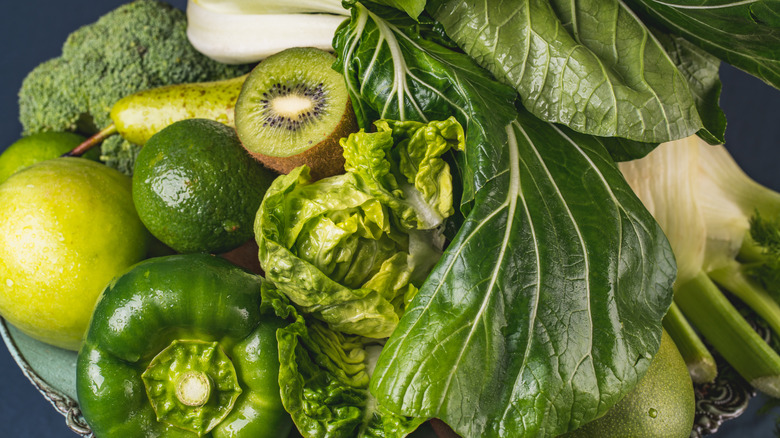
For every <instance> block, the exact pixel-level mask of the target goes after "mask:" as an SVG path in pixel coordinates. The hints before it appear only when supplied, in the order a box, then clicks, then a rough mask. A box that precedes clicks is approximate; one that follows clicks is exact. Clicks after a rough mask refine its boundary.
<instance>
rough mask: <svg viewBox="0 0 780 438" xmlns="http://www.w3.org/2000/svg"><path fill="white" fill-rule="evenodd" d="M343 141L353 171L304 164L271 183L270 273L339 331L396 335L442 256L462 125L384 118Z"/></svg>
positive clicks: (265, 253)
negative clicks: (317, 171) (451, 159)
mask: <svg viewBox="0 0 780 438" xmlns="http://www.w3.org/2000/svg"><path fill="white" fill-rule="evenodd" d="M376 128H377V132H375V133H366V132H364V131H361V132H358V133H355V134H352V135H350V136H349V137H348V138H346V139H342V140H341V145H342V147H343V148H344V158H345V160H346V164H345V168H346V170H347V173H345V174H343V175H337V176H333V177H330V178H326V179H322V180H319V181H312V179H311V177H310V175H309V169H308V168H307V167H305V166H302V167H299V168H296V169H295V170H293V171H292V172H291V173H290V174H288V175H284V176H280V177H279V178H277V179H276V180H275V181H274V183H273V184H272V185H271V188H270V189H269V190H268V192H267V193H266V196H265V198H264V199H263V203H262V205H261V206H260V209H259V211H258V213H257V217H256V220H255V236H256V239H257V243H258V246H259V248H260V250H259V256H260V264H261V266H262V267H263V269H264V270H265V271H266V278H267V279H268V280H270V281H271V282H273V283H274V284H275V285H276V287H277V288H278V289H279V291H280V292H282V293H283V294H285V295H286V296H287V297H288V298H289V299H290V300H291V301H292V302H294V303H295V304H297V305H298V306H299V307H300V308H301V310H302V311H303V312H304V313H308V314H312V315H313V316H314V317H316V318H318V319H320V320H322V321H325V322H327V323H328V324H329V325H330V326H331V328H333V329H334V330H338V331H342V332H344V333H349V334H356V335H361V336H366V337H371V338H386V337H388V336H390V333H391V332H392V331H393V329H394V328H395V327H396V325H397V324H398V320H399V317H400V315H401V314H402V313H403V311H404V309H405V308H406V306H407V304H408V303H409V301H411V299H412V298H413V297H414V295H415V294H416V293H417V290H418V288H419V286H420V284H422V282H423V281H424V280H425V278H426V277H427V275H428V273H429V272H430V270H431V269H432V268H433V265H434V264H435V263H436V261H438V259H439V257H440V256H441V251H442V247H443V244H444V237H443V235H442V233H441V229H442V225H443V222H444V220H445V219H446V218H447V217H449V216H451V215H452V214H453V213H454V207H453V186H452V175H451V172H450V166H449V165H448V164H447V162H446V161H445V160H444V159H443V158H442V155H443V154H444V153H446V152H447V151H449V150H450V149H456V150H463V149H464V144H465V141H464V134H463V128H462V127H461V125H460V124H459V123H458V122H457V121H456V120H455V119H454V118H450V119H448V120H445V121H435V122H430V123H427V124H425V123H420V122H412V121H410V122H396V121H389V120H382V121H379V122H377V123H376Z"/></svg>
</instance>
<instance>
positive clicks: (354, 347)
mask: <svg viewBox="0 0 780 438" xmlns="http://www.w3.org/2000/svg"><path fill="white" fill-rule="evenodd" d="M263 308H264V309H266V310H265V311H267V312H273V313H275V314H276V315H278V316H280V317H283V318H286V319H288V321H289V320H292V322H291V323H290V324H289V325H287V326H286V327H283V328H281V329H279V330H278V331H277V334H276V337H277V340H278V342H279V359H280V363H281V366H280V370H279V383H280V386H281V387H282V403H283V404H284V407H285V409H286V410H287V411H288V412H289V413H290V414H291V415H292V417H293V421H294V422H295V425H296V427H297V428H298V431H299V432H300V433H301V434H302V435H303V436H305V437H310V438H363V437H383V438H391V437H403V436H406V435H407V434H408V433H410V432H411V431H413V430H415V429H416V428H417V427H418V426H419V425H420V423H422V419H411V418H405V417H400V416H396V415H393V414H390V413H388V412H384V411H382V410H381V409H380V407H379V406H378V405H377V404H376V403H375V400H374V399H373V397H372V396H371V394H370V393H369V391H368V382H369V375H370V373H371V371H372V369H373V366H374V365H375V363H376V357H377V355H378V354H379V353H378V352H379V351H380V350H381V348H382V346H381V345H380V344H378V343H377V342H376V340H371V339H367V338H363V337H360V336H354V335H344V334H342V333H339V332H336V331H333V330H330V329H329V328H328V327H327V326H326V325H325V324H323V323H321V322H319V321H316V320H309V321H307V320H305V319H304V318H303V317H302V316H301V315H300V314H299V313H298V312H297V311H296V310H295V308H294V307H293V306H291V305H290V304H289V301H288V300H287V299H286V298H285V297H284V296H283V295H282V294H280V293H279V292H278V291H277V290H276V289H275V288H274V287H273V286H272V285H271V284H270V283H267V282H266V283H264V284H263Z"/></svg>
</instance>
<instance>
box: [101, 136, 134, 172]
mask: <svg viewBox="0 0 780 438" xmlns="http://www.w3.org/2000/svg"><path fill="white" fill-rule="evenodd" d="M139 152H141V146H138V145H136V144H133V143H130V142H129V141H127V140H125V139H124V138H122V137H120V136H118V135H114V136H111V137H108V138H107V139H106V140H105V141H103V143H101V144H100V161H102V162H103V163H105V164H106V166H108V167H113V168H114V169H116V170H118V171H120V172H122V173H124V174H125V175H132V174H133V165H134V164H135V158H136V157H137V156H138V153H139Z"/></svg>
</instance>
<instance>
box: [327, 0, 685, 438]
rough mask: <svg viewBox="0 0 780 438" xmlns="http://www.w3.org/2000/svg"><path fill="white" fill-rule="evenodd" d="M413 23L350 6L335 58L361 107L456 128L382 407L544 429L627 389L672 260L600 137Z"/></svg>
mask: <svg viewBox="0 0 780 438" xmlns="http://www.w3.org/2000/svg"><path fill="white" fill-rule="evenodd" d="M427 23H429V21H426V20H425V17H423V16H421V17H420V20H419V21H418V22H413V21H412V20H410V19H409V18H408V17H405V16H402V15H401V14H398V13H395V12H392V11H389V10H384V9H371V10H369V9H367V8H365V7H362V6H356V7H354V8H353V9H352V19H351V21H350V22H349V24H348V25H347V26H345V27H342V28H341V29H340V30H339V32H338V33H337V36H336V39H335V44H334V46H335V48H336V51H337V54H338V56H339V62H338V63H337V65H336V68H337V69H339V71H342V72H343V73H344V76H345V78H347V82H348V88H349V90H350V94H351V97H352V99H353V102H354V103H355V105H356V106H357V107H358V108H359V111H360V112H362V114H364V115H367V116H368V117H370V115H372V114H377V115H381V116H382V117H385V118H391V119H397V120H417V121H426V120H431V119H440V118H441V115H442V114H446V115H454V117H456V118H457V119H458V121H459V122H460V123H461V124H462V125H463V126H464V128H465V135H466V144H467V147H466V150H465V153H463V154H460V156H462V157H463V159H462V160H461V164H460V165H459V166H458V168H459V171H460V175H461V176H462V181H463V184H464V197H463V201H464V202H465V203H466V204H465V207H464V206H462V209H463V210H464V211H466V212H467V213H468V214H467V217H466V219H465V221H464V223H463V226H462V227H461V228H460V230H459V231H458V233H457V234H456V235H455V237H454V239H453V241H452V242H451V243H450V245H449V246H448V248H447V250H446V251H445V253H444V255H443V256H442V259H441V260H440V261H439V263H438V264H437V265H436V266H435V268H434V269H433V271H432V272H431V274H430V276H429V277H428V278H427V280H426V281H425V282H424V283H423V285H422V286H421V288H420V291H419V292H418V293H417V295H416V296H415V297H414V298H413V299H412V301H411V303H410V304H409V307H408V309H407V310H406V313H405V314H404V315H403V317H402V318H401V321H400V323H399V326H398V328H397V329H396V331H395V332H394V333H393V335H392V336H391V337H390V339H389V341H388V343H387V344H386V345H385V348H384V349H383V351H382V353H381V355H380V357H379V361H378V363H377V368H376V371H375V373H374V374H373V376H372V379H371V391H372V393H373V394H374V396H375V397H376V398H377V401H378V402H379V404H380V406H382V407H383V408H384V409H386V410H388V411H390V412H393V413H395V414H396V415H401V416H405V417H413V418H431V417H436V418H440V419H442V420H444V421H445V422H446V423H448V424H449V425H450V426H451V427H453V429H455V431H456V432H458V433H459V434H461V435H462V436H479V437H487V438H490V437H515V436H542V435H544V436H554V435H557V434H561V433H564V432H566V431H568V430H572V429H575V428H576V427H578V426H580V425H582V424H584V423H586V422H588V421H590V420H592V419H594V418H597V417H598V416H599V415H601V414H603V413H604V412H606V410H607V409H609V408H610V407H611V406H612V405H614V404H615V403H616V402H617V401H618V400H619V399H620V398H621V397H622V396H623V395H625V394H626V393H627V392H628V391H630V390H631V389H632V388H633V386H634V385H635V384H636V382H637V381H638V380H639V378H641V376H642V375H643V374H644V373H645V371H646V369H647V366H648V365H649V363H650V359H651V357H652V355H653V354H654V353H655V351H656V350H657V348H658V345H659V342H660V333H661V318H662V316H663V315H664V314H665V313H666V310H667V309H668V307H669V305H670V303H671V299H672V292H671V284H672V281H673V280H674V276H675V267H674V260H673V257H672V254H671V251H670V248H669V245H668V242H667V241H666V239H665V237H664V235H663V233H662V232H661V230H660V228H659V227H658V225H657V224H656V223H655V221H654V220H653V218H652V216H651V215H650V214H649V213H648V212H647V211H646V210H645V209H644V207H643V206H642V204H641V202H640V201H639V200H638V199H637V198H636V196H635V195H634V194H633V192H632V191H631V189H630V187H628V185H627V184H626V182H625V180H624V179H623V178H622V176H621V175H620V172H619V171H618V169H617V168H616V166H615V163H614V162H613V161H612V159H611V158H610V156H609V154H608V152H607V150H606V148H605V144H606V142H605V141H603V139H600V138H598V137H592V136H588V135H584V134H578V133H576V132H573V131H571V130H569V129H566V128H561V127H558V126H556V125H553V124H550V123H547V122H543V121H541V120H539V119H537V118H535V117H533V116H532V115H530V114H529V113H528V112H526V111H524V110H518V109H517V108H516V107H515V99H516V93H515V92H514V91H513V90H512V89H511V88H509V87H507V86H505V85H502V84H500V83H498V82H496V81H495V80H494V79H493V77H492V76H491V75H490V73H488V72H487V71H485V70H483V69H482V68H480V67H479V66H478V65H476V63H475V62H474V61H473V60H472V59H471V58H469V57H468V56H467V55H464V54H462V53H459V52H457V51H453V50H451V49H450V48H449V45H439V44H437V43H436V42H435V41H433V40H429V39H427V38H425V37H424V35H428V34H429V33H431V32H433V29H431V28H429V27H427V26H428V24H427Z"/></svg>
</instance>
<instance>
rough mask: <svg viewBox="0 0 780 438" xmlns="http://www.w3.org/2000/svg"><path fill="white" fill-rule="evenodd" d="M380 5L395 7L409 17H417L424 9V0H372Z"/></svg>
mask: <svg viewBox="0 0 780 438" xmlns="http://www.w3.org/2000/svg"><path fill="white" fill-rule="evenodd" d="M373 1H374V2H375V3H378V4H380V5H387V6H392V7H394V8H396V9H400V10H402V11H404V12H406V13H407V14H409V16H410V17H412V18H414V19H417V17H419V16H420V14H422V12H423V10H424V9H425V3H426V0H373Z"/></svg>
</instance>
